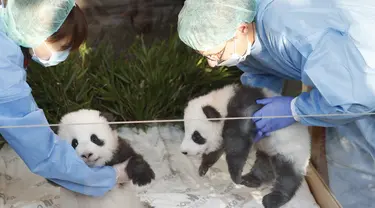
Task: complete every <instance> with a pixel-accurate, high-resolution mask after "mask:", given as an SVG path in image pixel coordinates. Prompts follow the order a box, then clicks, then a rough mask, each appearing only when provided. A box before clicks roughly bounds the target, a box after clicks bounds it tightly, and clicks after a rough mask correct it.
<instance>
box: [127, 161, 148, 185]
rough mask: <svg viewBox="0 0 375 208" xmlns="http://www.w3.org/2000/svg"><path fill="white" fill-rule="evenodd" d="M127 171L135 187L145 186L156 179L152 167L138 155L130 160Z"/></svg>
mask: <svg viewBox="0 0 375 208" xmlns="http://www.w3.org/2000/svg"><path fill="white" fill-rule="evenodd" d="M125 170H126V173H127V174H128V177H129V179H131V180H132V181H133V184H134V185H138V186H144V185H147V184H149V183H151V181H152V180H153V179H155V173H154V171H153V170H152V169H151V167H150V165H149V164H148V163H147V162H146V160H144V159H143V157H142V156H141V155H138V154H136V155H134V156H133V157H132V158H130V160H129V162H128V165H127V166H126V168H125Z"/></svg>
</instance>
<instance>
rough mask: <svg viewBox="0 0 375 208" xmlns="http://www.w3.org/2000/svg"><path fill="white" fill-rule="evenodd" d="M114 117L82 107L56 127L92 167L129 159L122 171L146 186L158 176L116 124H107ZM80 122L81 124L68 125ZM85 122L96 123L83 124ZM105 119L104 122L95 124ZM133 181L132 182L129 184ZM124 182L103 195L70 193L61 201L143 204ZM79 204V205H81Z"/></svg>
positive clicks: (84, 204)
mask: <svg viewBox="0 0 375 208" xmlns="http://www.w3.org/2000/svg"><path fill="white" fill-rule="evenodd" d="M112 121H115V118H114V116H113V115H111V114H109V113H103V112H100V111H97V110H91V109H81V110H78V111H74V112H70V113H67V114H65V115H64V116H63V117H62V118H61V121H60V124H62V125H61V126H60V127H59V128H57V129H54V130H55V131H56V132H57V134H58V135H59V137H60V138H61V139H65V140H66V141H68V142H69V143H70V144H71V145H72V147H73V148H74V149H75V151H76V152H77V154H78V155H79V156H80V157H81V158H82V160H83V161H84V162H85V163H86V164H87V165H88V166H91V167H97V166H104V165H106V166H113V165H116V164H120V163H123V162H126V161H127V165H126V167H125V169H124V170H123V171H125V172H126V174H127V176H128V178H129V180H130V181H132V183H133V185H137V186H144V185H147V184H149V183H151V181H152V180H154V179H155V173H154V171H153V170H152V168H151V167H150V165H149V164H148V162H147V161H146V160H145V159H144V158H143V157H142V155H140V154H138V153H137V152H136V151H135V150H134V149H133V148H132V147H131V146H130V144H128V143H127V141H126V140H124V139H121V138H119V137H118V135H117V128H116V127H117V126H116V125H112V124H111V125H108V124H106V123H107V122H112ZM74 123H79V124H80V125H67V124H74ZM82 123H95V124H84V125H81V124H82ZM96 123H103V124H96ZM129 185H130V184H129ZM129 185H127V184H125V185H122V186H120V187H116V188H114V189H113V190H111V191H110V192H109V193H108V195H106V196H104V197H103V198H99V199H98V198H93V197H87V196H83V195H80V196H79V197H73V195H72V194H71V193H68V192H67V191H64V192H65V194H68V195H67V196H66V197H67V198H65V200H63V201H62V203H64V204H65V206H66V207H72V206H73V205H70V204H66V203H72V202H73V201H76V202H77V203H76V204H75V205H74V206H77V207H103V206H107V205H108V206H109V207H123V206H124V203H125V204H128V205H132V207H134V208H135V207H144V206H143V205H142V203H140V201H137V200H138V198H137V197H136V193H135V189H133V188H131V187H130V186H129ZM78 205H79V206H78Z"/></svg>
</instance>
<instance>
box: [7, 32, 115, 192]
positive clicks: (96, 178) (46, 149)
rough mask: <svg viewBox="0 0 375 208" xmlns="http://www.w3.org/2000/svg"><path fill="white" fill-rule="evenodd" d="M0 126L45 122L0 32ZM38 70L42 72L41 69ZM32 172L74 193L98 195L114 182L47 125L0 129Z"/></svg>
mask: <svg viewBox="0 0 375 208" xmlns="http://www.w3.org/2000/svg"><path fill="white" fill-rule="evenodd" d="M0 47H1V48H3V49H4V48H6V50H2V52H1V56H0V126H1V127H6V126H20V125H39V124H48V122H47V119H46V117H45V115H44V113H43V111H42V110H41V109H39V108H38V107H37V105H36V103H35V101H34V99H33V97H32V95H31V89H30V87H29V85H28V84H27V83H26V71H25V69H24V68H23V55H22V52H21V50H20V48H19V47H18V46H17V45H15V44H14V43H13V42H11V41H10V40H9V39H7V37H6V36H4V35H3V36H2V33H0ZM41 73H42V72H41ZM0 134H1V135H2V136H3V137H4V138H5V139H6V141H7V142H8V143H9V145H10V146H11V147H12V148H13V149H14V150H15V151H16V152H17V154H18V155H19V156H20V157H21V158H22V160H23V161H24V162H25V164H26V165H27V167H28V168H29V169H30V170H31V171H32V172H33V173H35V174H37V175H40V176H42V177H45V178H48V179H50V180H52V181H54V182H56V183H57V184H60V185H61V186H63V187H65V188H67V189H70V190H72V191H75V192H79V193H82V194H85V195H90V196H102V195H104V194H105V193H106V192H107V191H109V190H110V189H112V188H113V187H114V185H115V184H116V173H115V170H114V168H112V167H97V168H89V167H88V166H87V165H86V164H85V163H84V162H83V161H82V160H81V159H80V158H79V157H78V156H77V154H76V152H75V151H74V149H73V148H72V147H71V145H70V144H68V143H67V142H66V141H65V140H62V139H59V138H58V136H57V135H55V134H54V132H53V131H52V130H51V128H50V127H29V128H0Z"/></svg>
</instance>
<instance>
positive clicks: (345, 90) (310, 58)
mask: <svg viewBox="0 0 375 208" xmlns="http://www.w3.org/2000/svg"><path fill="white" fill-rule="evenodd" d="M257 5H258V6H257V15H256V18H255V22H256V30H257V31H256V33H257V35H256V40H255V42H254V45H253V47H252V51H251V55H250V56H248V57H247V59H246V60H245V61H244V62H242V63H240V64H239V65H238V67H239V68H240V69H241V70H242V71H243V72H244V74H243V75H242V77H241V82H242V83H243V84H245V85H253V86H258V87H268V88H270V89H273V90H274V91H277V92H281V88H282V86H283V80H284V79H293V80H301V81H302V82H303V83H304V84H305V85H308V86H311V87H312V88H313V89H312V91H310V92H304V93H301V94H300V95H299V96H298V97H297V98H295V100H294V102H293V103H294V104H293V106H292V108H293V109H294V111H295V113H296V114H297V115H311V114H315V115H316V114H344V113H345V114H351V113H369V112H374V109H375V12H374V11H375V1H374V0H298V1H292V0H258V2H257ZM300 122H301V123H303V124H305V125H316V126H324V127H329V128H327V136H328V138H327V143H326V146H327V159H328V165H329V170H328V171H329V177H330V178H329V180H330V184H329V185H330V187H331V189H332V190H333V192H334V194H335V196H336V197H337V198H338V200H339V201H340V203H341V204H342V205H343V207H345V208H351V207H353V208H354V207H361V208H367V207H375V116H353V115H352V116H350V115H347V116H340V117H339V116H337V117H324V118H322V117H306V118H300Z"/></svg>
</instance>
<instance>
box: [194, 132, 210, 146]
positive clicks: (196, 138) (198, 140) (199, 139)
mask: <svg viewBox="0 0 375 208" xmlns="http://www.w3.org/2000/svg"><path fill="white" fill-rule="evenodd" d="M191 137H192V139H193V141H194V142H195V143H197V144H200V145H202V144H205V143H206V139H205V138H203V137H202V135H201V134H200V133H199V132H198V131H194V133H193V135H192V136H191Z"/></svg>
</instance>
